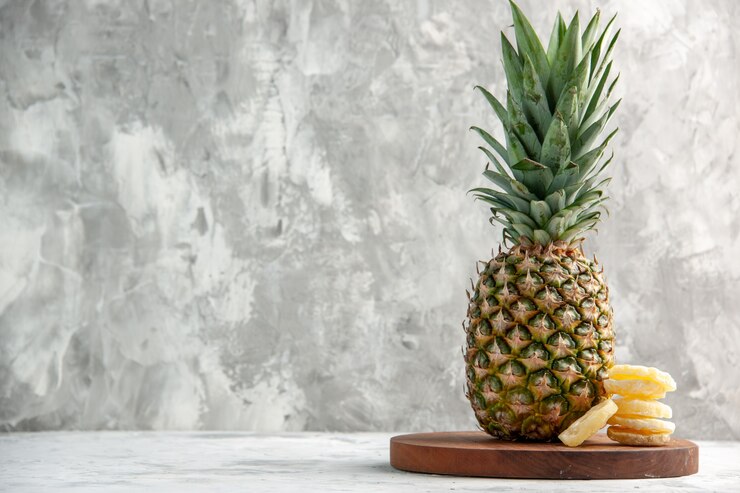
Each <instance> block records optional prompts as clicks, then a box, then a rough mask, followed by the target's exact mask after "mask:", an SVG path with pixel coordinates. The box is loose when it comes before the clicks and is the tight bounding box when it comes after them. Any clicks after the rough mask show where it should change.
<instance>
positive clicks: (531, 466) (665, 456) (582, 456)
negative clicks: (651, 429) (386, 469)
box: [390, 432, 699, 479]
mask: <svg viewBox="0 0 740 493" xmlns="http://www.w3.org/2000/svg"><path fill="white" fill-rule="evenodd" d="M390 455H391V465H392V466H393V467H395V468H396V469H401V470H404V471H412V472H423V473H432V474H450V475H456V476H482V477H495V478H536V479H637V478H640V479H642V478H669V477H676V476H688V475H690V474H695V473H696V472H697V471H698V470H699V448H698V447H697V445H696V444H695V443H692V442H690V441H688V440H679V439H672V440H671V441H670V442H669V443H668V444H667V445H665V446H663V447H628V446H625V445H620V444H618V443H616V442H613V441H611V440H609V439H608V438H607V437H606V436H605V435H596V436H595V437H593V438H592V439H590V440H587V441H586V442H585V443H584V444H583V445H581V446H580V447H575V448H570V447H566V446H565V445H563V444H561V443H519V442H506V441H502V440H496V439H494V438H492V437H490V436H489V435H487V434H485V433H483V432H442V433H417V434H411V435H399V436H396V437H393V438H391V445H390Z"/></svg>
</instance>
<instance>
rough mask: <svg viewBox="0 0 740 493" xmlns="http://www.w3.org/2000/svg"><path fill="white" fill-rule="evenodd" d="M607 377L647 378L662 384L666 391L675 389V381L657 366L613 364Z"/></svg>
mask: <svg viewBox="0 0 740 493" xmlns="http://www.w3.org/2000/svg"><path fill="white" fill-rule="evenodd" d="M609 378H610V379H613V380H635V379H637V380H647V381H650V382H656V383H659V384H661V385H662V386H663V389H664V390H665V391H666V392H671V391H673V390H676V381H675V380H673V377H672V376H671V375H670V374H668V373H667V372H664V371H661V370H658V369H657V368H653V367H647V366H640V365H614V366H613V367H611V368H610V369H609Z"/></svg>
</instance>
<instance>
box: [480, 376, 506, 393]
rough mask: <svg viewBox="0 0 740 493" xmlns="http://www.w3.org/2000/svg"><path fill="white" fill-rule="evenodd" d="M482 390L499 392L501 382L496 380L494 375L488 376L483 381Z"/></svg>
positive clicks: (501, 387)
mask: <svg viewBox="0 0 740 493" xmlns="http://www.w3.org/2000/svg"><path fill="white" fill-rule="evenodd" d="M483 388H484V389H486V390H492V391H493V392H501V389H503V388H504V386H503V385H502V384H501V380H499V379H498V378H496V376H495V375H489V376H488V377H486V379H485V380H484V381H483Z"/></svg>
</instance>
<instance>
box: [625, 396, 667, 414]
mask: <svg viewBox="0 0 740 493" xmlns="http://www.w3.org/2000/svg"><path fill="white" fill-rule="evenodd" d="M614 403H615V404H616V405H617V407H618V408H619V411H617V414H616V415H617V416H624V417H630V416H643V417H646V418H671V417H673V410H672V409H671V406H669V405H668V404H663V403H662V402H658V401H647V400H643V399H630V398H627V397H620V398H618V399H614Z"/></svg>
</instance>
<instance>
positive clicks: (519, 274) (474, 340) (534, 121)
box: [463, 2, 619, 441]
mask: <svg viewBox="0 0 740 493" xmlns="http://www.w3.org/2000/svg"><path fill="white" fill-rule="evenodd" d="M511 9H512V14H513V19H514V35H515V38H516V46H517V47H516V49H515V48H514V47H513V46H512V44H511V43H510V42H509V40H508V39H507V38H506V36H505V35H504V34H503V33H502V34H501V43H502V49H503V65H504V71H505V73H506V79H507V83H508V91H507V94H506V98H505V100H504V102H503V103H502V102H500V101H499V100H498V99H496V97H494V96H493V95H492V94H491V93H489V92H488V91H487V90H486V89H484V88H482V87H480V86H477V87H476V89H479V90H480V91H481V93H482V94H483V96H484V97H485V99H486V100H487V101H488V103H489V104H490V106H491V107H492V108H493V111H494V113H495V114H496V116H497V117H498V119H499V120H500V121H501V123H502V124H503V130H504V132H503V133H504V135H505V145H504V144H502V143H501V142H500V141H498V140H496V139H495V138H494V137H493V136H492V135H491V134H489V133H488V132H486V131H485V130H483V129H481V128H479V127H472V130H474V131H475V132H477V133H478V134H479V135H480V137H482V139H483V141H484V142H485V143H486V144H487V145H488V147H485V146H483V147H481V148H480V149H481V150H482V151H483V152H484V153H485V155H486V157H487V159H488V161H489V164H488V165H487V166H486V170H485V172H484V173H483V174H484V176H485V177H486V178H487V179H488V180H490V181H491V182H492V183H493V184H494V185H496V187H497V188H498V189H492V188H475V189H473V190H471V192H474V193H475V196H476V198H477V199H480V200H482V201H484V202H485V203H487V204H488V205H489V206H490V210H491V213H492V217H491V222H492V223H493V221H497V222H499V223H501V224H502V225H503V240H504V244H507V243H509V244H510V248H509V249H508V251H502V250H501V247H499V253H498V254H497V255H495V256H494V258H493V259H491V260H490V261H487V262H481V264H482V265H483V267H482V269H480V270H479V277H478V280H477V282H476V283H475V284H474V286H473V293H472V294H471V293H468V298H469V306H468V313H467V315H468V317H467V321H466V322H465V323H463V327H464V329H465V331H466V334H467V344H466V348H465V350H464V355H465V363H466V376H467V384H466V395H467V397H468V398H469V400H470V403H471V405H472V407H473V411H474V412H475V416H476V418H477V420H478V423H479V424H480V426H481V428H482V429H483V430H485V431H486V432H488V433H489V434H490V435H492V436H494V437H498V438H501V439H506V440H537V441H550V440H554V439H555V438H557V436H558V434H560V433H561V432H563V431H564V430H565V429H566V428H568V426H569V425H570V424H571V423H573V422H574V421H576V420H577V419H578V418H580V417H581V416H583V415H584V414H585V413H586V412H587V411H588V410H589V409H590V408H591V407H592V406H595V405H597V404H598V403H599V402H600V401H601V400H603V399H604V398H605V397H606V391H605V390H604V385H603V380H604V379H605V378H606V376H607V370H608V369H609V368H610V367H611V366H612V365H613V364H614V357H613V345H614V332H613V327H612V309H611V307H610V305H609V290H608V288H607V285H606V283H605V281H604V276H603V269H601V268H600V267H599V265H598V263H597V262H596V260H595V258H594V260H590V259H588V258H586V257H585V256H584V253H583V250H582V248H581V242H582V241H583V234H584V233H586V232H587V231H589V230H592V229H594V227H595V226H596V224H597V222H598V221H599V218H600V215H601V212H602V210H603V203H604V201H605V200H606V196H605V187H606V185H607V183H608V182H609V178H606V177H604V176H603V171H604V169H605V168H606V167H607V165H608V164H609V162H610V161H611V157H610V158H608V159H606V158H605V150H606V148H607V145H608V143H609V141H610V140H611V139H612V137H613V136H614V134H615V132H616V130H615V131H614V132H612V133H610V134H609V135H607V136H606V137H602V138H600V137H599V136H600V135H602V133H603V130H604V128H605V126H606V124H607V122H608V121H609V119H610V118H611V116H612V115H613V113H614V111H615V110H616V109H617V106H618V105H619V101H617V102H616V103H614V104H611V103H610V102H609V101H610V95H611V93H612V90H613V89H614V86H615V83H616V81H617V79H618V77H612V62H611V54H612V50H613V47H614V44H615V42H616V40H617V38H618V36H619V31H617V32H616V33H615V34H614V35H613V36H611V35H609V32H610V27H611V25H612V23H613V21H614V18H612V19H611V20H610V21H609V22H608V23H607V25H606V26H605V28H604V29H603V30H601V31H600V30H599V16H600V14H599V12H598V11H597V12H596V14H595V15H594V16H593V18H592V19H591V20H590V21H589V23H588V24H587V25H586V27H585V29H584V30H583V32H581V29H580V25H579V19H578V13H576V14H575V16H574V17H573V19H572V20H571V21H570V23H569V24H568V25H566V24H565V22H564V21H563V19H562V17H561V16H560V14H558V16H557V18H556V20H555V27H554V28H553V31H552V35H551V36H550V41H549V44H548V46H547V50H545V48H544V47H543V45H542V43H541V42H540V40H539V38H538V37H537V35H536V33H535V32H534V30H533V28H532V26H531V25H530V23H529V21H528V20H527V19H526V18H525V16H524V15H523V13H522V12H521V10H520V9H519V7H518V6H517V5H516V4H514V3H513V2H512V3H511ZM494 153H496V154H498V156H499V157H497V156H496V154H494ZM491 165H492V166H491Z"/></svg>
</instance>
